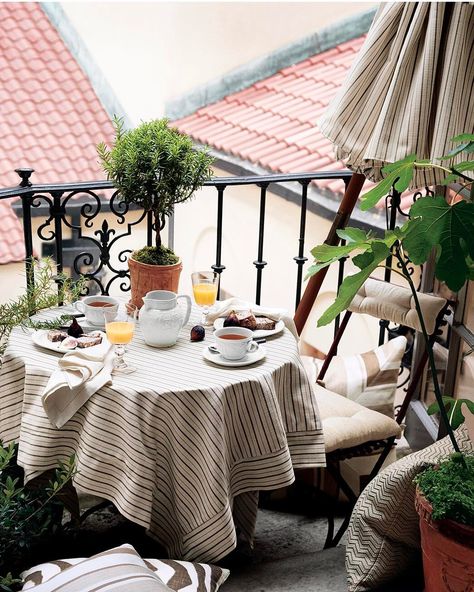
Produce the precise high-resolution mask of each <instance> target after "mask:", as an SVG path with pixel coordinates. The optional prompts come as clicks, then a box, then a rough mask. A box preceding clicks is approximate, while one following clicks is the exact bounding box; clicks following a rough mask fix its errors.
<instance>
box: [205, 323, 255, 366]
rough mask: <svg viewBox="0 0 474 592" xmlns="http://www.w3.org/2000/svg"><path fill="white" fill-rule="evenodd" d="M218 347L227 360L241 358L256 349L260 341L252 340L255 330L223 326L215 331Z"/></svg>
mask: <svg viewBox="0 0 474 592" xmlns="http://www.w3.org/2000/svg"><path fill="white" fill-rule="evenodd" d="M214 337H215V339H216V349H217V350H218V351H219V353H220V354H221V356H222V357H223V358H225V359H226V360H241V359H242V358H243V357H245V356H246V355H247V353H250V352H253V351H256V350H257V349H258V343H255V341H252V338H253V331H251V330H250V329H245V328H244V327H223V328H222V329H217V331H215V332H214Z"/></svg>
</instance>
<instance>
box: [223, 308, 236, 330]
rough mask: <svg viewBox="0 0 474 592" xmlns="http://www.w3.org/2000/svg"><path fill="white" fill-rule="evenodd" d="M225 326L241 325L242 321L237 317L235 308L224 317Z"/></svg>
mask: <svg viewBox="0 0 474 592" xmlns="http://www.w3.org/2000/svg"><path fill="white" fill-rule="evenodd" d="M223 326H224V327H239V326H240V321H239V319H238V317H237V314H236V312H235V310H231V311H230V313H229V314H228V315H227V316H226V318H225V319H224V325H223Z"/></svg>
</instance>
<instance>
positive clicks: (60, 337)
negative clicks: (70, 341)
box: [48, 329, 67, 343]
mask: <svg viewBox="0 0 474 592" xmlns="http://www.w3.org/2000/svg"><path fill="white" fill-rule="evenodd" d="M66 337H67V333H66V331H60V330H59V329H51V331H48V339H49V341H52V342H53V343H57V342H58V341H64V339H66Z"/></svg>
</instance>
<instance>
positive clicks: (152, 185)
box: [97, 118, 213, 308]
mask: <svg viewBox="0 0 474 592" xmlns="http://www.w3.org/2000/svg"><path fill="white" fill-rule="evenodd" d="M114 127H115V142H114V145H113V146H112V148H111V149H110V150H109V149H108V148H107V146H106V145H105V144H104V143H100V144H99V145H98V146H97V151H98V154H99V158H100V161H101V163H102V167H103V169H104V171H105V172H106V173H107V177H108V179H110V180H111V181H112V182H113V184H114V185H115V187H117V189H119V191H120V194H121V197H122V199H123V200H124V202H125V203H127V204H136V205H138V206H140V207H142V208H144V210H145V211H146V212H149V213H151V214H152V215H153V218H154V230H155V245H154V246H147V247H144V248H142V249H139V250H137V251H134V252H133V253H132V254H131V256H130V258H129V262H128V264H129V270H130V283H131V300H130V303H131V304H134V305H136V306H137V307H138V308H140V307H141V306H142V304H143V301H142V298H143V296H145V295H146V293H147V292H149V291H151V290H171V291H173V292H177V291H178V282H179V276H180V273H181V269H182V263H181V261H180V259H179V257H178V256H177V255H176V254H175V253H174V252H173V251H172V250H171V249H169V248H167V247H165V246H164V245H163V244H162V242H161V230H163V228H164V225H165V220H166V217H167V216H169V215H170V214H171V213H172V212H173V208H174V206H175V205H176V204H178V203H182V202H184V201H186V200H188V199H189V198H190V197H191V196H192V195H193V193H194V192H195V191H196V190H197V189H198V188H199V187H201V186H202V184H203V183H204V182H205V181H207V180H209V179H210V178H211V165H212V162H213V158H212V157H211V156H210V155H209V153H208V151H207V150H206V149H202V148H201V149H199V148H196V147H195V146H194V144H193V142H192V140H191V138H189V137H188V136H186V135H185V134H182V133H180V132H179V131H178V130H177V129H175V128H172V127H169V125H168V120H167V119H159V120H153V121H150V122H144V123H142V124H140V125H139V126H138V127H136V128H135V129H131V130H124V128H123V121H122V120H121V119H119V118H114Z"/></svg>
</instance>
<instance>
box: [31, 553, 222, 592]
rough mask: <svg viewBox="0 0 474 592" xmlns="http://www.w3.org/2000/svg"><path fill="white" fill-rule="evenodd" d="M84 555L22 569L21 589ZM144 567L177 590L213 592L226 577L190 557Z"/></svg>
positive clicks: (150, 561) (147, 561) (44, 579)
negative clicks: (185, 559)
mask: <svg viewBox="0 0 474 592" xmlns="http://www.w3.org/2000/svg"><path fill="white" fill-rule="evenodd" d="M86 559H87V558H86V557H76V558H73V559H61V560H58V561H50V562H48V563H42V564H40V565H36V566H35V567H32V568H30V569H28V570H27V571H24V572H23V573H22V574H21V576H22V579H23V588H22V589H23V590H29V589H33V588H34V589H35V592H36V589H37V588H36V586H37V585H38V584H41V583H43V582H47V581H48V580H50V579H51V578H53V577H54V576H56V575H57V574H59V573H61V572H63V571H64V570H66V569H68V568H70V567H72V566H74V565H77V564H79V563H82V562H83V561H86ZM143 562H144V564H145V565H146V567H147V568H148V569H149V570H151V571H152V572H153V573H155V574H156V575H157V576H158V578H159V579H160V580H161V581H162V582H163V583H164V584H166V585H167V586H168V588H169V589H170V590H174V591H175V592H180V591H181V590H183V591H184V590H185V591H186V592H217V590H218V589H219V588H220V586H221V585H222V584H223V583H224V582H225V581H226V579H227V578H228V577H229V570H228V569H224V568H221V567H218V566H217V565H208V564H207V563H191V562H190V561H173V560H171V559H143Z"/></svg>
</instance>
